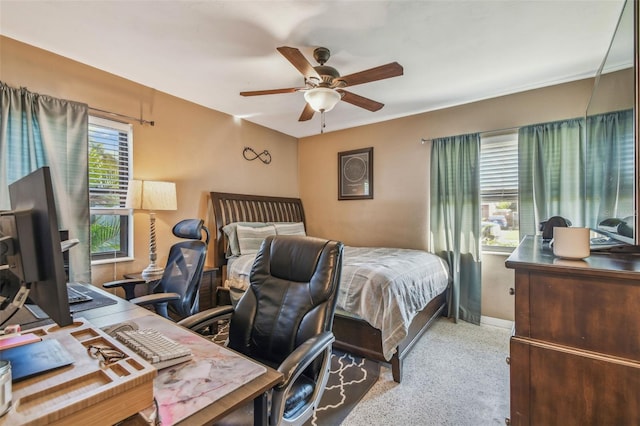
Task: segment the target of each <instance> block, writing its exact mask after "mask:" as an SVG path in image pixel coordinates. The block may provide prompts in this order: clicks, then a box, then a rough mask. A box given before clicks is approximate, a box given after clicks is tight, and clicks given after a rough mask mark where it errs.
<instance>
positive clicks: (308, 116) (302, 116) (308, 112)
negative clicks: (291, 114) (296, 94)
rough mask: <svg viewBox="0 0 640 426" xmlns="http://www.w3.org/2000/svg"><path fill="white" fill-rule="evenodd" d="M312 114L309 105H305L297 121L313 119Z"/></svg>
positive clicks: (312, 111)
mask: <svg viewBox="0 0 640 426" xmlns="http://www.w3.org/2000/svg"><path fill="white" fill-rule="evenodd" d="M313 113H315V111H314V110H313V108H311V105H309V104H306V105H305V106H304V109H303V110H302V114H300V118H298V121H307V120H311V118H312V117H313Z"/></svg>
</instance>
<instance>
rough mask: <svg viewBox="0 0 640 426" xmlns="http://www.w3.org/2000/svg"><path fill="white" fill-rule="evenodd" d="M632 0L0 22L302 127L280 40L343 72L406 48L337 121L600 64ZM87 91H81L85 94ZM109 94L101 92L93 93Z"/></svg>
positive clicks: (175, 9)
mask: <svg viewBox="0 0 640 426" xmlns="http://www.w3.org/2000/svg"><path fill="white" fill-rule="evenodd" d="M622 6H623V0H604V1H603V0H601V1H586V0H571V1H565V0H555V1H552V0H547V1H544V0H533V1H528V0H502V1H484V0H476V1H462V0H448V1H444V0H442V1H402V0H395V1H377V0H376V1H374V0H363V1H355V0H351V1H349V0H342V1H303V0H298V1H284V0H279V1H267V0H263V1H243V0H207V1H179V0H164V1H162V0H161V1H143V0H137V1H116V0H87V1H68V0H55V1H54V0H44V1H38V0H30V1H28V0H27V1H23V0H0V34H2V35H5V36H8V37H10V38H13V39H16V40H20V41H22V42H25V43H28V44H31V45H34V46H37V47H40V48H43V49H46V50H49V51H52V52H55V53H57V54H60V55H62V56H65V57H68V58H71V59H74V60H77V61H79V62H82V63H85V64H88V65H91V66H94V67H96V68H99V69H102V70H105V71H108V72H110V73H113V74H116V75H119V76H122V77H125V78H127V79H130V80H133V81H135V82H138V83H141V84H143V85H146V86H150V87H152V88H154V89H156V90H160V91H163V92H166V93H170V94H172V95H174V96H178V97H180V98H184V99H187V100H190V101H192V102H195V103H198V104H201V105H204V106H207V107H209V108H213V109H215V110H218V111H222V112H225V113H228V114H231V115H234V116H238V117H242V118H244V119H246V120H249V121H252V122H255V123H258V124H261V125H263V126H265V127H269V128H272V129H275V130H278V131H280V132H282V133H285V134H288V135H291V136H294V137H304V136H309V135H313V134H318V133H320V114H315V116H314V118H313V119H312V120H310V121H307V122H298V121H297V120H298V117H299V116H300V113H301V112H302V109H303V107H304V105H305V102H304V98H303V93H300V92H297V93H289V94H278V95H266V96H257V97H242V96H240V95H239V92H241V91H250V90H262V89H276V88H285V87H300V86H303V78H302V76H301V74H300V73H299V72H298V71H297V70H296V69H295V68H294V67H293V66H292V65H291V64H290V63H289V62H288V61H287V60H286V59H285V58H284V57H283V56H282V55H280V54H279V53H278V52H277V51H276V47H279V46H291V47H296V48H299V49H300V50H301V51H302V53H303V54H304V55H305V56H306V58H307V59H308V60H309V61H310V62H311V63H312V64H313V65H317V64H316V63H315V61H314V60H313V56H312V52H313V49H314V48H315V47H318V46H324V47H327V48H329V49H330V50H331V58H330V60H329V62H328V63H327V65H331V66H333V67H334V68H337V69H338V71H339V72H340V73H341V74H342V75H347V74H351V73H354V72H357V71H361V70H365V69H369V68H372V67H375V66H378V65H382V64H386V63H389V62H393V61H397V62H399V63H400V64H401V65H402V66H403V67H404V75H403V76H400V77H395V78H391V79H387V80H381V81H376V82H371V83H366V84H362V85H358V86H354V87H353V88H347V89H348V90H350V91H351V92H353V93H355V94H358V95H361V96H365V97H368V98H371V99H373V100H376V101H378V102H382V103H383V104H385V106H384V108H382V109H381V110H380V111H377V112H370V111H367V110H364V109H361V108H358V107H355V106H353V105H351V104H348V103H346V102H339V103H338V105H337V106H336V107H335V108H334V109H333V110H332V111H330V112H328V113H326V115H325V118H326V129H325V131H326V132H329V131H333V130H338V129H344V128H349V127H355V126H359V125H364V124H369V123H374V122H379V121H384V120H389V119H392V118H397V117H402V116H407V115H412V114H417V113H421V112H425V111H431V110H435V109H440V108H444V107H449V106H454V105H460V104H464V103H468V102H473V101H476V100H481V99H486V98H491V97H495V96H500V95H505V94H509V93H515V92H519V91H523V90H527V89H533V88H537V87H542V86H547V85H551V84H556V83H562V82H567V81H572V80H577V79H581V78H586V77H592V76H594V75H595V73H596V71H597V69H598V67H599V66H600V65H601V62H602V60H603V58H604V56H605V54H606V52H607V48H608V46H609V43H610V41H611V38H612V36H613V33H614V31H615V27H616V23H617V21H618V16H619V15H620V12H621V10H622ZM78 100H79V101H82V99H78ZM92 106H95V107H100V106H99V105H92Z"/></svg>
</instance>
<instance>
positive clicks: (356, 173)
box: [338, 147, 373, 200]
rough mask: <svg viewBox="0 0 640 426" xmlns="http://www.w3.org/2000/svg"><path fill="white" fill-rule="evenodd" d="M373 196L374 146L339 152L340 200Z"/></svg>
mask: <svg viewBox="0 0 640 426" xmlns="http://www.w3.org/2000/svg"><path fill="white" fill-rule="evenodd" d="M371 198H373V147H370V148H363V149H356V150H353V151H344V152H339V153H338V200H366V199H371Z"/></svg>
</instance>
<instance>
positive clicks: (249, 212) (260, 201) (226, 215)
mask: <svg viewBox="0 0 640 426" xmlns="http://www.w3.org/2000/svg"><path fill="white" fill-rule="evenodd" d="M210 195H211V203H212V207H213V217H214V224H215V230H216V231H215V254H214V262H215V266H216V267H221V266H222V265H225V264H226V263H227V259H226V258H225V236H224V232H222V227H223V226H225V225H228V224H229V223H233V222H303V223H304V222H305V220H304V209H303V208H302V201H301V200H300V199H299V198H286V197H269V196H264V195H246V194H230V193H225V192H211V193H210ZM305 226H306V223H305Z"/></svg>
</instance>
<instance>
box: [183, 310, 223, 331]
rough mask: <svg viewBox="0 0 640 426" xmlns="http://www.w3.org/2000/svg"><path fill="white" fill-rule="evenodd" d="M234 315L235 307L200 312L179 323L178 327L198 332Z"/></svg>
mask: <svg viewBox="0 0 640 426" xmlns="http://www.w3.org/2000/svg"><path fill="white" fill-rule="evenodd" d="M232 313H233V306H231V305H224V306H217V307H215V308H211V309H207V310H206V311H202V312H198V313H197V314H193V315H191V316H190V317H187V318H185V319H182V320H180V321H178V325H181V326H182V327H185V328H188V329H189V330H193V331H198V330H201V329H203V328H205V327H207V326H209V325H211V324H213V323H214V322H217V321H219V320H221V319H225V318H227V317H229V316H230V315H231V314H232Z"/></svg>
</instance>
